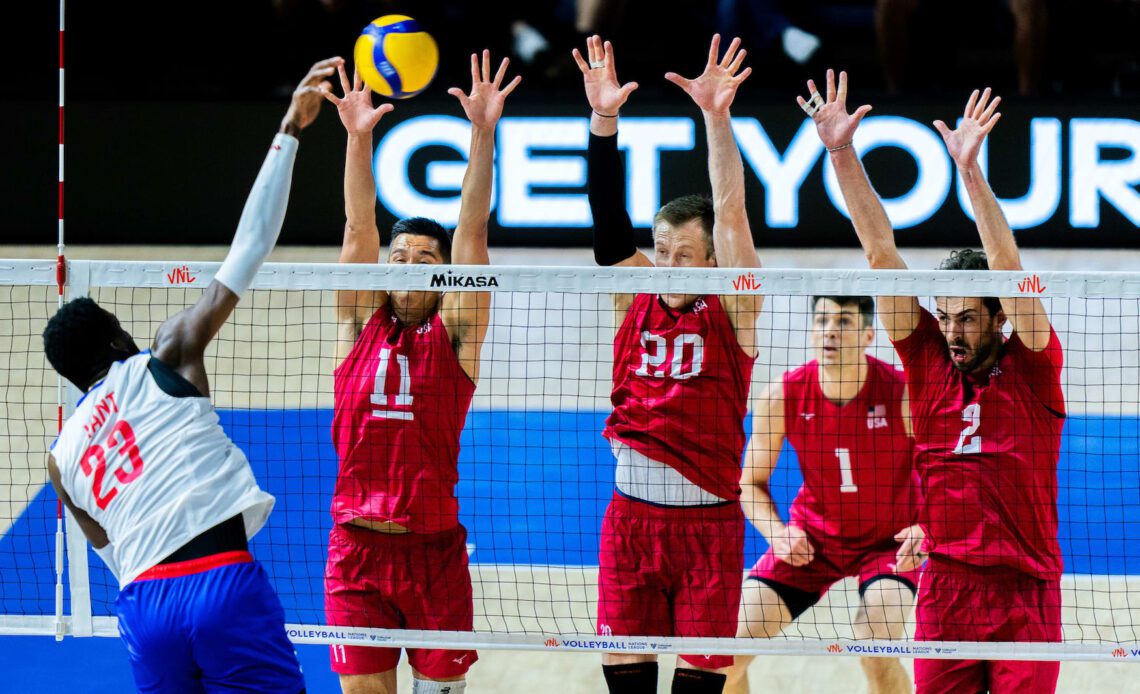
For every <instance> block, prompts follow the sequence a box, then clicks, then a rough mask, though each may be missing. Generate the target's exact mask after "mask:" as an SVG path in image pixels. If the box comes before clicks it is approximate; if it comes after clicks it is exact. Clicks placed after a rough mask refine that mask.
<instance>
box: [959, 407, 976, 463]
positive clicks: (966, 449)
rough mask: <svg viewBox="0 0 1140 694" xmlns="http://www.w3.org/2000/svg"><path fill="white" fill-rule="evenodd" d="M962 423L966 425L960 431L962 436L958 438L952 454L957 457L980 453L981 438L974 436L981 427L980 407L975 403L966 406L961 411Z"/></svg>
mask: <svg viewBox="0 0 1140 694" xmlns="http://www.w3.org/2000/svg"><path fill="white" fill-rule="evenodd" d="M962 421H964V422H968V424H967V425H966V428H965V429H963V430H962V435H961V436H959V437H958V445H957V446H955V447H954V452H955V453H958V454H959V455H961V454H966V453H981V452H982V437H981V436H974V432H975V431H977V430H978V427H980V426H981V425H982V406H981V405H979V404H978V403H976V402H975V403H973V404H971V405H966V409H964V410H962Z"/></svg>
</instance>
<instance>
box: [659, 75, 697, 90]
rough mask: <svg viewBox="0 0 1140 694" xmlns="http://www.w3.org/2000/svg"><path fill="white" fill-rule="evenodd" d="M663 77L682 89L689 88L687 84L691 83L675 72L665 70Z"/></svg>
mask: <svg viewBox="0 0 1140 694" xmlns="http://www.w3.org/2000/svg"><path fill="white" fill-rule="evenodd" d="M665 79H667V80H669V81H670V82H672V83H673V84H675V85H677V86H678V87H680V88H681V89H684V90H685V91H688V90H689V85H690V84H691V83H692V80H687V79H685V78H684V77H681V76H680V75H678V74H677V73H675V72H666V73H665Z"/></svg>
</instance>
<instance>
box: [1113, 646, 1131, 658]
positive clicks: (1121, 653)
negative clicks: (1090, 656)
mask: <svg viewBox="0 0 1140 694" xmlns="http://www.w3.org/2000/svg"><path fill="white" fill-rule="evenodd" d="M1127 656H1128V652H1127V651H1125V650H1124V649H1123V648H1114V649H1113V650H1112V657H1113V658H1125V657H1127Z"/></svg>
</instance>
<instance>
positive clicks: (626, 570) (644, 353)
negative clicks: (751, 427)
mask: <svg viewBox="0 0 1140 694" xmlns="http://www.w3.org/2000/svg"><path fill="white" fill-rule="evenodd" d="M754 362H755V357H750V356H749V355H747V354H746V353H745V352H744V350H742V349H741V348H740V345H739V343H738V342H737V339H736V333H735V331H734V329H733V327H732V324H731V322H730V321H729V318H728V315H727V314H726V313H725V311H724V309H723V307H722V306H721V302H720V299H719V298H718V297H716V296H705V297H701V298H698V299H697V300H696V301H695V302H694V303H693V304H692V306H690V307H689V308H687V309H685V310H683V311H675V310H673V309H670V308H668V307H667V306H666V305H665V304H664V303H663V302H662V301H661V300H660V299H659V298H658V297H657V296H656V295H648V294H641V295H638V296H636V297H635V298H634V300H633V303H632V305H631V306H630V308H629V311H628V313H627V314H626V317H625V320H624V321H623V323H622V325H621V327H620V328H619V330H618V332H617V335H616V337H615V340H614V371H613V393H612V396H611V400H612V402H613V406H614V410H613V413H612V414H611V415H610V417H609V419H607V421H606V429H605V432H604V435H605V436H606V438H608V439H610V440H611V441H612V442H618V443H620V444H622V445H625V446H629V447H630V448H632V449H633V450H634V451H636V452H637V453H639V454H640V455H642V456H644V457H645V458H648V459H649V460H650V461H654V463H655V464H661V465H667V466H669V467H671V468H672V469H674V470H676V471H677V472H679V473H680V474H681V475H682V476H683V477H684V479H685V480H687V482H688V483H691V484H693V485H696V486H698V487H699V488H700V490H703V491H704V492H706V493H708V494H710V495H712V496H714V497H715V498H719V499H721V500H723V501H721V502H719V503H715V504H713V505H705V506H682V507H677V506H661V505H656V504H651V503H648V502H646V501H644V500H639V499H635V498H631V497H628V496H625V495H622V494H621V493H615V497H614V500H613V501H611V503H610V506H609V508H608V509H607V510H606V516H605V519H604V520H603V523H602V538H601V548H600V556H599V564H600V567H599V574H598V593H599V595H598V633H599V634H601V635H618V636H623V635H624V636H693V637H724V636H733V635H734V634H735V633H736V617H737V614H736V612H737V606H738V605H739V603H740V576H741V574H742V572H743V570H744V555H743V549H744V514H743V512H742V510H741V508H740V504H739V497H740V469H741V458H742V456H743V453H744V443H745V437H744V417H745V414H746V412H747V409H748V390H749V386H750V385H751V378H752V366H753V363H754ZM681 658H683V659H684V660H687V661H689V662H690V663H693V664H696V665H698V666H700V667H705V668H722V667H727V666H729V665H731V664H732V657H731V656H716V655H713V656H705V655H682V656H681Z"/></svg>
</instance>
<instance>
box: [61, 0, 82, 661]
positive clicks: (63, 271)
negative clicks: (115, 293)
mask: <svg viewBox="0 0 1140 694" xmlns="http://www.w3.org/2000/svg"><path fill="white" fill-rule="evenodd" d="M65 2H66V0H59V142H58V144H59V150H58V152H59V168H58V182H57V188H56V193H57V196H58V205H57V206H58V213H59V221H58V227H57V230H56V234H57V239H56V287H57V288H58V296H57V300H56V305H57V307H63V305H64V286H65V285H66V284H67V264H66V260H65V259H64V11H65ZM56 408H57V409H56V433H59V432H60V431H63V426H64V383H63V378H62V377H60V376H56ZM68 524H71V523H68ZM64 542H65V536H64V505H63V501H62V500H59V499H57V500H56V640H63V638H64V635H65V634H66V632H67V623H66V621H65V619H64ZM73 606H74V603H73ZM88 612H89V613H90V601H89V602H88Z"/></svg>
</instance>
